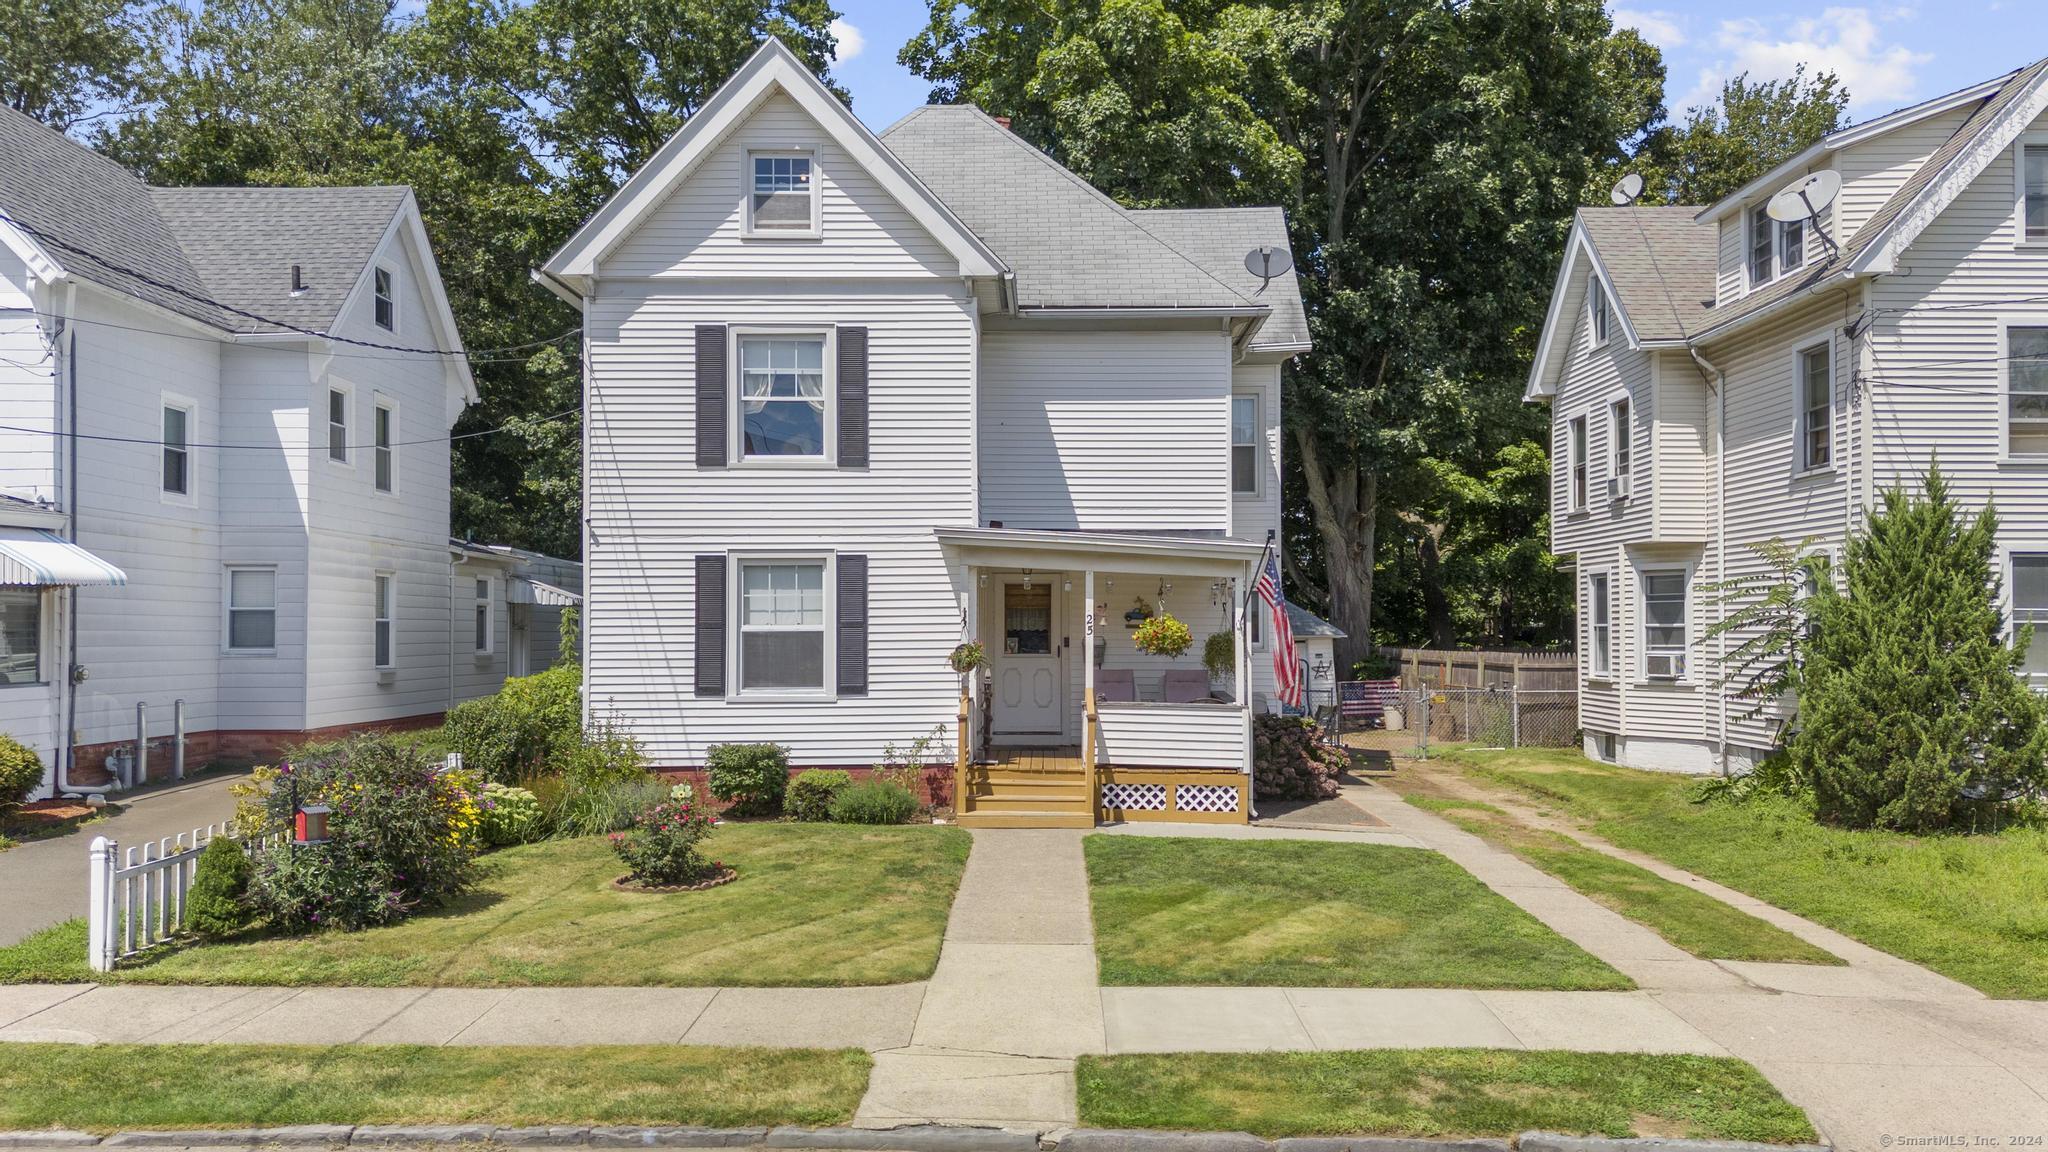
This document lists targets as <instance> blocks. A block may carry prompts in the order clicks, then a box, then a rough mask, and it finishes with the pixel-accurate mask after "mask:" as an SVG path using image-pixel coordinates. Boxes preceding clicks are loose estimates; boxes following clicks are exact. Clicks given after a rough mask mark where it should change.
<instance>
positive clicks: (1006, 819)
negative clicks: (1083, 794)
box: [954, 809, 1095, 828]
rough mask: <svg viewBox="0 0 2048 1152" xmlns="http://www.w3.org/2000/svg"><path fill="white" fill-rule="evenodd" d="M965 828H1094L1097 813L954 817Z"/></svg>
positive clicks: (977, 813)
mask: <svg viewBox="0 0 2048 1152" xmlns="http://www.w3.org/2000/svg"><path fill="white" fill-rule="evenodd" d="M954 820H955V821H956V822H957V823H958V824H960V826H961V827H963V828H1093V827H1095V812H1094V810H1093V809H1089V810H1087V811H1083V812H1047V811H1037V812H1029V811H1026V812H976V811H972V810H969V811H966V812H962V813H960V814H958V815H957V816H955V817H954Z"/></svg>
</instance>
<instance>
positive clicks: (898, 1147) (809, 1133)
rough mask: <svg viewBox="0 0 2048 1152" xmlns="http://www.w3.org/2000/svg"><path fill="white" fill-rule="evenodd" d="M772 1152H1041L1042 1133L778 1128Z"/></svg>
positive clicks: (934, 1127) (927, 1127)
mask: <svg viewBox="0 0 2048 1152" xmlns="http://www.w3.org/2000/svg"><path fill="white" fill-rule="evenodd" d="M768 1146H769V1147H770V1148H833V1149H845V1150H849V1152H1038V1133H1036V1132H1020V1131H1017V1130H1015V1129H1004V1128H956V1127H952V1126H950V1125H944V1124H908V1125H905V1126H903V1127H901V1128H793V1127H790V1128H776V1129H773V1130H771V1131H770V1132H769V1133H768Z"/></svg>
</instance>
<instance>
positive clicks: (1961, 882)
mask: <svg viewBox="0 0 2048 1152" xmlns="http://www.w3.org/2000/svg"><path fill="white" fill-rule="evenodd" d="M1456 760H1457V762H1458V763H1460V764H1461V765H1463V766H1464V768H1465V770H1466V771H1469V772H1473V773H1476V774H1478V775H1480V776H1482V777H1484V778H1488V779H1492V780H1496V781H1499V782H1501V783H1505V784H1508V785H1511V786H1514V787H1516V788H1519V789H1522V790H1523V791H1525V792H1528V793H1530V794H1531V795H1534V796H1537V797H1540V798H1543V799H1546V800H1549V801H1552V802H1554V803H1555V804H1556V805H1557V806H1559V807H1561V808H1562V809H1564V810H1565V811H1566V812H1568V813H1570V814H1571V815H1573V816H1575V817H1577V818H1579V819H1581V820H1583V821H1585V822H1586V823H1587V824H1588V825H1589V826H1590V827H1591V828H1592V830H1593V831H1595V832H1597V833H1598V834H1599V835H1601V836H1602V837H1604V838H1605V839H1607V840H1609V841H1612V842H1613V843H1615V844H1619V845H1621V846H1623V847H1626V848H1633V849H1635V850H1636V851H1639V852H1644V853H1647V854H1649V855H1652V856H1655V857H1657V858H1659V859H1661V860H1666V861H1669V862H1670V863H1672V864H1675V865H1677V866H1679V867H1681V868H1685V869H1688V870H1690V871H1693V872H1697V873H1699V874H1700V875H1702V876H1705V877H1707V878H1709V879H1711V880H1715V881H1718V882H1720V883H1722V884H1725V885H1727V886H1728V887H1730V888H1734V889H1736V890H1738V891H1742V892H1746V893H1748V894H1749V895H1751V896H1755V897H1756V898H1758V899H1760V900H1764V901H1767V902H1769V903H1771V904H1775V905H1777V906H1778V907H1780V908H1783V909H1786V910H1787V911H1790V912H1796V913H1798V914H1799V915H1801V916H1805V917H1807V918H1808V919H1811V920H1815V921H1818V922H1819V923H1822V924H1825V925H1827V926H1828V927H1830V928H1833V929H1835V930H1836V931H1838V932H1841V933H1843V934H1845V935H1848V936H1852V937H1854V938H1856V939H1858V940H1861V941H1863V942H1864V943H1866V944H1869V945H1871V946H1872V947H1874V948H1880V949H1883V950H1884V951H1886V952H1890V953H1892V954H1893V955H1895V956H1901V957H1904V958H1905V959H1908V960H1911V961H1914V962H1915V963H1919V964H1924V965H1926V966H1927V967H1929V968H1932V969H1934V970H1935V971H1937V972H1941V973H1943V974H1945V975H1947V976H1950V977H1952V978H1954V979H1956V980H1960V981H1962V982H1963V983H1965V984H1968V985H1970V986H1972V987H1974V988H1977V989H1979V990H1981V991H1983V992H1984V993H1986V994H1987V995H1990V996H1994V997H2001V998H2017V999H2036V1000H2038V999H2048V831H2044V830H2042V829H2039V828H2021V829H2013V830H2010V831H2007V832H2004V833H2002V834H1999V835H1996V836H1990V835H1986V836H1907V835H1903V834H1900V833H1896V832H1855V831H1849V830H1846V829H1841V828H1833V827H1828V826H1826V825H1822V824H1816V823H1814V822H1813V820H1811V819H1810V818H1809V817H1808V816H1807V815H1806V813H1805V812H1804V810H1802V809H1801V808H1800V806H1799V805H1797V804H1796V803H1794V802H1792V801H1789V800H1780V799H1773V798H1763V799H1759V800H1755V801H1752V802H1749V803H1710V804H1694V803H1691V802H1690V801H1689V800H1688V799H1687V790H1688V788H1689V787H1690V783H1689V782H1688V781H1686V780H1683V779H1674V778H1672V777H1670V776H1667V775H1662V774H1659V773H1654V772H1637V771H1632V770H1630V769H1626V768H1615V767H1612V766H1609V765H1604V764H1597V763H1594V762H1592V761H1589V760H1587V759H1585V758H1584V757H1582V756H1580V755H1578V754H1576V753H1572V752H1556V751H1537V750H1522V751H1513V752H1493V753H1488V752H1465V753H1461V754H1460V755H1459V756H1458V757H1457V758H1456Z"/></svg>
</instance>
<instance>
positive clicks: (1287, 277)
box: [1129, 208, 1308, 347]
mask: <svg viewBox="0 0 2048 1152" xmlns="http://www.w3.org/2000/svg"><path fill="white" fill-rule="evenodd" d="M1129 215H1130V217H1131V219H1133V220H1135V221H1136V222H1137V224H1138V226H1139V227H1141V228H1143V229H1145V231H1147V232H1150V233H1152V234H1153V235H1154V236H1157V237H1159V238H1160V239H1162V240H1164V241H1166V242H1167V243H1168V244H1171V245H1173V246H1174V248H1176V249H1177V250H1179V252H1180V253H1181V254H1182V255H1183V256H1186V257H1187V258H1188V259H1190V260H1193V261H1194V262H1195V263H1196V264H1198V265H1200V266H1201V267H1202V268H1204V269H1205V270H1207V271H1208V273H1209V274H1210V275H1211V276H1214V277H1216V278H1217V279H1218V280H1221V281H1222V282H1223V283H1225V284H1228V285H1230V286H1231V287H1232V288H1235V289H1236V290H1237V291H1238V292H1239V293H1240V294H1241V295H1243V296H1244V297H1245V298H1246V299H1248V300H1250V301H1252V302H1253V303H1255V304H1265V305H1269V306H1271V308H1272V309H1273V314H1272V315H1271V316H1268V317H1266V322H1265V323H1264V324H1263V325H1261V326H1260V327H1259V333H1258V335H1257V336H1254V337H1253V338H1252V346H1253V347H1258V346H1260V345H1265V344H1306V343H1308V317H1307V315H1305V314H1304V313H1303V311H1302V307H1301V286H1300V285H1299V284H1298V283H1297V282H1296V281H1295V278H1294V269H1293V267H1292V266H1291V265H1290V266H1289V267H1288V270H1287V271H1286V272H1284V273H1282V274H1281V275H1278V276H1275V277H1273V280H1272V282H1271V283H1270V284H1261V283H1260V281H1259V278H1258V277H1257V276H1254V275H1252V274H1251V273H1250V272H1249V271H1246V269H1245V263H1244V258H1245V254H1246V253H1248V252H1250V251H1252V250H1253V249H1254V248H1268V247H1269V248H1277V249H1279V250H1280V251H1282V252H1289V253H1291V252H1292V251H1293V249H1292V248H1290V247H1289V246H1288V242H1287V213H1286V212H1284V211H1282V210H1281V209H1279V208H1183V209H1170V208H1163V209H1152V210H1144V211H1135V212H1131V213H1130V214H1129Z"/></svg>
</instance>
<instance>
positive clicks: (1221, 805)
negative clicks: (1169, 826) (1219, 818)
mask: <svg viewBox="0 0 2048 1152" xmlns="http://www.w3.org/2000/svg"><path fill="white" fill-rule="evenodd" d="M1173 807H1174V810H1175V811H1177V812H1235V811H1237V789H1236V788H1235V787H1233V786H1231V785H1228V784H1176V785H1174V786H1173Z"/></svg>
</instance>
